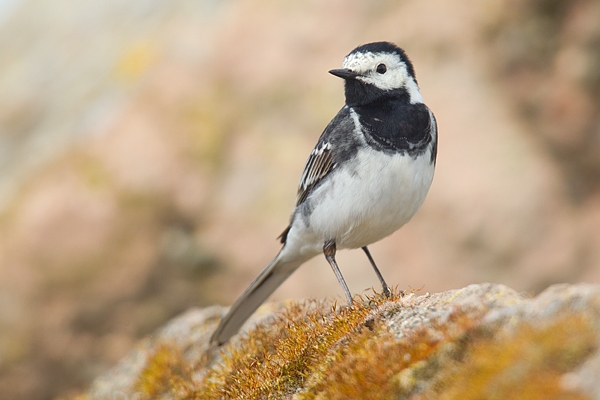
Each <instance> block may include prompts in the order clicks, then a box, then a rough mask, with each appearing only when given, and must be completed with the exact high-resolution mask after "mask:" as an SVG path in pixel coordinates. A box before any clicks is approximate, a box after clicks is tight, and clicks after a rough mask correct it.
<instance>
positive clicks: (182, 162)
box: [0, 0, 600, 400]
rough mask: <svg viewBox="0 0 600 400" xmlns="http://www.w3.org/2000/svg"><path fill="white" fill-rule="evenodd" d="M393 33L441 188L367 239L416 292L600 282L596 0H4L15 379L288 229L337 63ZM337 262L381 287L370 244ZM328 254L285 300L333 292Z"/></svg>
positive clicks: (235, 274) (91, 371)
mask: <svg viewBox="0 0 600 400" xmlns="http://www.w3.org/2000/svg"><path fill="white" fill-rule="evenodd" d="M377 40H388V41H392V42H395V43H396V44H398V45H399V46H401V47H403V48H404V49H405V50H406V52H407V53H408V55H409V57H410V58H411V59H412V61H413V63H414V64H415V68H416V72H417V78H418V81H419V84H420V87H421V91H422V94H423V96H424V98H425V101H426V103H427V104H428V105H429V106H430V107H431V109H432V110H433V111H434V112H435V114H436V117H437V120H438V125H439V136H440V143H439V153H438V163H437V169H436V175H435V178H434V182H433V186H432V188H431V191H430V194H429V196H428V198H427V200H426V202H425V204H424V206H423V208H422V209H421V211H420V212H419V213H418V214H417V216H416V217H415V218H414V219H413V220H412V221H411V222H410V223H409V224H408V225H407V226H405V227H404V228H403V229H401V230H400V231H399V232H397V233H396V234H394V235H393V236H391V237H389V238H387V239H385V240H383V241H381V242H379V243H377V244H375V245H373V246H371V252H372V254H373V256H374V258H375V260H376V261H377V263H378V265H379V267H380V268H381V270H382V272H383V274H384V276H385V277H386V279H387V281H388V282H389V283H391V284H394V285H398V286H399V287H400V288H403V289H407V288H422V289H421V291H420V293H425V292H433V291H442V290H447V289H453V288H459V287H462V286H464V285H467V284H469V283H474V282H496V283H503V284H506V285H509V286H511V287H513V288H515V289H517V290H523V291H529V292H531V293H537V292H539V291H540V290H543V289H544V288H545V287H547V286H548V285H549V284H552V283H557V282H578V281H588V282H600V114H599V112H598V111H599V104H600V2H598V1H592V0H576V1H567V0H562V1H560V0H554V1H541V0H526V1H517V0H504V1H498V2H478V1H473V0H458V1H453V2H447V1H441V0H407V1H403V2H392V1H382V2H376V3H374V2H370V1H366V0H364V1H359V0H350V1H348V0H345V1H338V0H331V1H330V0H327V1H306V2H285V1H260V0H259V1H256V0H255V1H249V0H240V1H219V0H200V1H183V0H181V1H171V2H159V1H151V0H132V1H128V2H121V1H115V0H113V1H104V2H101V1H93V0H82V1H66V0H56V1H43V0H37V1H27V0H20V1H19V0H12V1H6V0H5V1H0V167H1V168H2V174H0V393H3V395H2V397H3V398H4V397H5V396H6V398H11V399H34V400H35V399H49V398H53V397H54V396H57V395H58V394H60V393H63V394H64V393H72V391H76V390H78V389H81V388H83V387H85V385H86V384H87V383H88V382H89V381H90V380H91V379H93V377H94V376H96V375H97V374H98V373H101V372H102V371H103V370H104V369H106V368H107V367H109V366H110V365H112V364H114V363H115V362H116V361H117V360H118V359H119V358H120V357H122V356H123V355H124V354H126V353H127V352H128V351H129V350H130V349H131V348H132V346H133V345H134V343H135V341H136V340H137V339H139V338H140V337H142V336H144V335H147V334H149V333H151V332H152V331H153V330H154V329H156V328H157V327H159V326H160V325H161V324H163V323H164V322H165V321H167V320H168V319H169V318H171V317H173V316H174V315H177V314H178V313H180V312H182V311H183V310H185V309H187V308H189V307H203V306H207V305H211V304H216V303H220V304H230V303H231V302H233V301H234V300H235V299H236V298H237V296H238V295H239V294H240V293H241V291H242V290H243V289H244V288H245V287H246V285H247V284H248V283H249V282H250V281H251V280H252V279H253V278H254V276H255V275H256V274H257V273H258V272H259V271H260V270H261V269H262V268H263V267H264V266H265V265H266V264H267V263H268V262H269V261H270V260H271V258H272V257H273V256H274V255H275V254H276V252H277V251H278V250H279V243H278V242H277V241H276V239H275V238H276V237H277V236H278V235H279V234H280V233H281V231H282V230H283V229H284V228H285V227H286V225H287V223H288V218H289V214H290V212H291V210H292V206H293V203H294V199H295V194H296V187H297V183H298V179H299V177H300V174H301V172H302V167H303V165H304V162H305V160H306V157H307V155H308V154H309V152H310V150H311V149H312V147H313V145H314V143H315V142H316V140H317V138H318V137H319V135H320V133H321V132H322V130H323V129H324V127H325V126H326V124H327V123H328V122H329V120H330V119H331V118H332V117H333V116H334V115H335V113H336V112H337V111H338V110H339V109H340V108H341V107H342V105H343V101H344V98H343V86H342V82H341V81H340V80H339V79H337V78H335V77H333V76H331V75H329V74H328V73H327V71H328V70H329V69H332V68H338V67H340V66H341V63H342V60H343V58H344V56H345V55H346V54H347V53H348V52H349V51H351V50H352V49H353V48H354V47H356V46H357V45H359V44H363V43H367V42H371V41H377ZM338 262H339V264H340V267H341V269H342V272H343V273H344V276H345V277H346V280H347V281H348V284H349V286H350V288H351V290H352V291H353V292H355V293H363V292H364V291H365V290H367V289H369V288H371V287H375V288H376V289H377V290H379V284H378V281H377V278H376V277H375V275H374V274H373V272H372V270H371V268H370V266H369V264H368V261H367V259H366V257H364V255H363V254H362V252H360V251H345V252H341V253H339V255H338ZM342 294H343V293H342V291H341V288H340V287H339V285H338V283H337V281H336V279H335V277H334V275H333V273H332V272H331V270H330V268H329V266H328V264H327V263H326V261H325V260H324V259H323V258H321V257H317V258H315V259H314V260H312V261H311V262H309V263H307V264H306V265H304V266H303V267H302V268H301V269H300V270H299V271H298V272H297V273H296V274H295V275H294V276H293V277H292V278H291V279H290V280H289V281H288V282H287V283H286V284H285V285H284V286H282V287H281V288H280V289H279V290H278V291H277V292H276V293H275V295H274V296H273V300H280V299H288V298H304V297H338V298H340V299H342Z"/></svg>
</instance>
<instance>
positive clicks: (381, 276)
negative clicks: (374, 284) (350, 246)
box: [362, 246, 392, 297]
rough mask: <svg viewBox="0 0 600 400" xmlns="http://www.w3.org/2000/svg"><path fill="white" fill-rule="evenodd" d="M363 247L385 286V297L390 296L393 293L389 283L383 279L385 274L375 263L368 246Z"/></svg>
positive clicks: (382, 284)
mask: <svg viewBox="0 0 600 400" xmlns="http://www.w3.org/2000/svg"><path fill="white" fill-rule="evenodd" d="M362 249H363V251H364V252H365V254H366V255H367V258H368V259H369V261H370V262H371V266H372V267H373V269H374V270H375V273H376V274H377V277H378V278H379V282H381V286H382V287H383V294H384V295H385V297H390V296H391V295H392V292H391V291H390V288H389V286H388V285H387V283H385V280H384V279H383V275H381V272H379V268H377V265H375V260H373V257H371V252H370V251H369V249H368V248H367V246H364V247H362Z"/></svg>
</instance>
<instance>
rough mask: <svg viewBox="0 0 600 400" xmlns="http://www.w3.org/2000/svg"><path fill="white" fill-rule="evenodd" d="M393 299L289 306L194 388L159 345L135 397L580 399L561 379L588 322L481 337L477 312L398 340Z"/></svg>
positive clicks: (591, 338)
mask: <svg viewBox="0 0 600 400" xmlns="http://www.w3.org/2000/svg"><path fill="white" fill-rule="evenodd" d="M399 299H400V297H399V295H398V294H395V295H394V296H393V297H392V298H391V299H386V298H385V297H382V296H375V297H372V298H367V299H366V301H360V302H356V303H355V304H354V305H353V306H352V307H336V306H335V305H334V306H333V307H331V306H329V305H327V304H326V303H325V302H322V301H305V302H301V303H294V304H292V305H290V306H289V307H287V308H286V310H284V311H283V312H282V313H280V314H278V315H276V316H275V317H274V320H270V321H266V322H265V323H263V324H259V325H258V326H257V327H256V328H255V329H253V330H252V331H250V332H249V333H248V334H247V335H246V336H245V337H243V338H241V339H240V341H239V342H238V343H234V344H230V345H228V346H226V347H224V348H223V349H222V350H221V353H220V357H221V358H220V360H219V361H218V363H214V364H213V365H212V366H211V367H209V368H208V370H204V371H203V372H205V373H204V374H203V377H201V378H198V377H196V378H195V379H196V380H194V375H193V373H194V368H193V367H191V366H190V365H191V364H192V363H188V362H186V361H184V358H183V356H182V354H181V351H180V350H179V349H178V348H177V347H176V346H169V345H161V346H159V347H158V349H157V350H156V351H155V352H154V353H153V355H152V356H151V357H150V358H149V361H148V364H147V366H146V368H145V369H144V371H143V373H142V374H141V376H140V381H139V383H138V385H137V388H138V389H139V391H140V393H141V394H142V395H143V398H148V399H149V398H159V397H160V398H163V397H164V398H172V399H186V400H192V399H228V398H231V399H234V398H248V399H280V398H289V397H291V396H292V395H294V398H296V399H304V400H310V399H332V400H335V399H347V398H368V399H388V398H409V397H410V398H411V399H442V400H444V399H461V400H462V399H464V400H471V399H496V398H497V399H511V398H518V399H532V400H535V399H568V400H580V399H585V397H584V396H582V395H580V394H578V393H574V392H569V391H568V390H567V389H565V388H564V387H562V386H561V379H562V375H563V374H564V373H566V372H568V371H572V370H573V369H574V368H575V367H576V366H577V365H579V364H580V363H582V362H583V361H584V360H585V359H586V358H587V356H588V355H589V354H591V352H592V351H593V350H594V348H595V345H596V333H595V332H596V331H595V329H594V326H593V325H592V323H591V322H590V321H591V319H590V318H586V315H584V314H575V315H569V316H566V317H564V318H561V319H559V320H558V321H556V322H554V323H551V324H548V325H544V326H533V325H531V324H529V323H525V322H520V323H518V324H517V325H516V326H513V327H509V328H506V329H505V328H504V326H502V325H498V326H492V327H490V326H486V327H484V328H483V327H481V325H480V322H481V317H482V316H483V315H484V314H485V310H461V309H455V310H454V311H453V312H450V313H449V315H448V316H447V318H445V319H444V320H443V321H439V320H431V321H428V322H426V323H425V324H424V325H425V326H423V327H421V328H419V329H414V330H412V331H405V332H403V336H402V337H398V336H397V335H396V334H394V333H393V332H391V331H390V330H389V329H388V328H387V325H386V324H385V323H384V322H385V315H387V314H388V313H391V312H392V311H393V310H394V309H395V308H397V307H402V305H400V304H398V300H399ZM361 300H362V299H361ZM197 370H198V371H202V369H201V368H200V367H197ZM298 390H301V391H300V392H299V393H298V392H297V391H298Z"/></svg>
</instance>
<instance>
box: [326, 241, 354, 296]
mask: <svg viewBox="0 0 600 400" xmlns="http://www.w3.org/2000/svg"><path fill="white" fill-rule="evenodd" d="M335 249H336V248H335V240H328V241H326V242H325V244H324V245H323V254H325V258H326V259H327V262H328V263H329V265H331V269H332V270H333V273H334V274H335V277H336V278H337V280H338V282H339V283H340V285H342V287H343V288H344V292H346V298H347V299H348V304H349V305H352V294H351V293H350V289H348V285H346V281H345V280H344V277H343V276H342V273H341V272H340V269H339V268H338V266H337V263H336V262H335Z"/></svg>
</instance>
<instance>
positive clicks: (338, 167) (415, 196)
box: [210, 41, 438, 346]
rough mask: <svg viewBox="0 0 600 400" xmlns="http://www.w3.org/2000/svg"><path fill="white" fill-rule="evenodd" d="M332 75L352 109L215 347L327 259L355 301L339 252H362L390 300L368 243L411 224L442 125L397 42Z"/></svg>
mask: <svg viewBox="0 0 600 400" xmlns="http://www.w3.org/2000/svg"><path fill="white" fill-rule="evenodd" d="M329 73H330V74H332V75H334V76H336V77H339V78H342V79H343V81H344V94H345V104H344V106H343V107H342V109H341V110H340V111H339V112H338V113H337V115H336V116H335V117H334V118H333V119H332V120H331V122H330V123H329V124H328V125H327V126H326V128H325V130H324V131H323V133H322V134H321V136H320V138H319V139H318V141H317V144H316V145H315V147H314V149H313V150H312V151H311V153H310V155H309V156H308V159H307V161H306V164H305V166H304V170H303V172H302V175H301V178H300V183H299V184H298V192H297V195H296V204H295V207H294V209H293V212H292V215H291V218H290V223H289V225H288V227H287V228H286V229H285V230H284V231H283V233H282V234H281V235H280V236H279V238H278V239H280V241H281V244H282V247H281V250H280V251H279V253H278V254H277V255H276V256H275V258H274V259H273V260H272V261H271V262H270V263H269V264H268V265H267V266H266V267H265V268H264V269H263V270H262V272H260V274H259V275H258V276H257V277H256V278H255V279H254V280H253V281H252V283H251V284H250V285H249V286H248V288H247V289H246V290H245V291H244V292H243V293H242V295H241V296H240V297H239V298H238V299H237V301H236V302H235V303H234V304H233V306H232V307H231V308H230V309H229V311H228V313H227V314H226V315H225V316H224V317H223V318H222V319H221V320H220V323H219V325H218V326H217V328H216V330H215V331H214V333H213V334H212V336H211V338H210V343H211V344H212V345H214V346H221V345H223V344H225V343H226V342H227V341H229V339H230V338H231V337H233V336H234V335H235V334H236V333H237V332H238V330H239V329H240V328H241V326H242V325H243V324H244V322H245V321H246V320H247V319H248V318H249V317H250V316H251V315H252V314H253V313H254V312H255V311H256V309H257V308H258V307H259V306H260V305H261V304H262V303H263V302H264V301H265V300H266V299H267V298H268V297H269V296H270V295H271V294H272V293H273V292H274V291H275V290H276V289H277V288H278V287H279V286H280V285H281V284H282V283H283V282H284V281H285V280H286V279H287V278H288V277H289V276H290V275H291V274H292V273H293V272H294V271H295V270H296V269H297V268H298V267H300V265H302V264H303V263H304V262H306V261H308V260H309V259H311V258H313V257H315V256H317V255H319V254H323V255H324V256H325V259H326V260H327V262H328V263H329V265H330V266H331V268H332V270H333V272H334V274H335V276H336V278H337V280H338V281H339V283H340V285H341V286H342V288H343V290H344V292H345V296H346V299H347V301H348V303H349V304H352V302H353V297H352V294H351V292H350V290H349V288H348V285H347V284H346V282H345V280H344V277H343V276H342V273H341V272H340V269H339V268H338V265H337V262H336V259H335V255H336V251H337V250H341V249H359V248H360V249H362V250H363V251H364V253H365V254H366V256H367V258H368V260H369V263H370V264H371V266H372V268H373V270H374V271H375V274H376V275H377V277H378V279H379V281H380V283H381V285H382V288H383V293H384V294H385V295H386V296H389V295H390V293H391V292H390V289H389V286H388V285H387V283H386V282H385V280H384V278H383V276H382V274H381V272H380V271H379V269H378V268H377V266H376V264H375V261H374V260H373V257H372V256H371V253H370V251H369V249H368V247H367V246H368V245H370V244H372V243H375V242H377V241H379V240H381V239H383V238H385V237H387V236H389V235H391V234H392V233H394V232H395V231H397V230H398V229H400V228H401V227H402V226H403V225H404V224H406V223H407V222H408V221H409V220H410V219H411V218H412V217H413V216H414V215H415V214H416V212H417V211H418V210H419V208H420V207H421V205H422V204H423V202H424V201H425V197H426V195H427V192H428V191H429V188H430V186H431V183H432V180H433V175H434V169H435V165H436V158H437V143H438V139H437V122H436V119H435V116H434V114H433V112H432V111H431V110H430V109H429V107H427V106H426V105H425V103H424V100H423V97H422V96H421V92H420V90H419V86H418V84H417V79H416V75H415V70H414V67H413V64H412V63H411V61H410V60H409V58H408V56H407V55H406V53H405V51H404V50H403V49H401V48H400V47H398V46H397V45H395V44H393V43H390V42H385V41H384V42H374V43H368V44H363V45H360V46H358V47H356V48H355V49H354V50H352V51H351V52H350V53H349V54H348V55H347V56H346V57H345V58H344V61H343V63H342V68H340V69H332V70H330V71H329Z"/></svg>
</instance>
